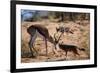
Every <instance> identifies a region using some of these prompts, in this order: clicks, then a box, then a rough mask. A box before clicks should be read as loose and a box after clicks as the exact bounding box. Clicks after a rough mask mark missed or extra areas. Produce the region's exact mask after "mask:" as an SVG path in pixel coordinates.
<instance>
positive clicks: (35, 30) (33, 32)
mask: <svg viewBox="0 0 100 73" xmlns="http://www.w3.org/2000/svg"><path fill="white" fill-rule="evenodd" d="M27 32H28V33H29V34H30V41H29V48H30V51H31V54H32V56H33V57H34V54H33V51H32V48H33V49H34V50H35V48H34V43H35V40H36V38H37V36H39V37H41V38H43V40H44V41H45V47H46V55H47V52H48V50H47V41H49V42H51V43H52V44H54V46H55V41H54V39H53V38H52V36H51V35H50V34H49V32H48V29H47V28H46V27H44V26H43V25H39V24H36V25H31V26H30V27H28V28H27ZM55 48H56V47H55ZM53 51H54V52H55V53H57V52H56V50H55V49H53ZM35 53H36V54H37V51H36V50H35Z"/></svg>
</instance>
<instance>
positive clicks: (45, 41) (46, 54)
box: [45, 39, 48, 56]
mask: <svg viewBox="0 0 100 73" xmlns="http://www.w3.org/2000/svg"><path fill="white" fill-rule="evenodd" d="M45 47H46V56H47V55H48V50H47V39H45Z"/></svg>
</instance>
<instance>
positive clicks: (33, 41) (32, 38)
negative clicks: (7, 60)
mask: <svg viewBox="0 0 100 73" xmlns="http://www.w3.org/2000/svg"><path fill="white" fill-rule="evenodd" d="M35 39H36V35H34V36H31V38H30V41H29V48H30V51H31V54H32V57H34V54H33V50H32V48H33V49H34V50H35V48H34V47H33V44H34V43H35ZM35 52H36V50H35Z"/></svg>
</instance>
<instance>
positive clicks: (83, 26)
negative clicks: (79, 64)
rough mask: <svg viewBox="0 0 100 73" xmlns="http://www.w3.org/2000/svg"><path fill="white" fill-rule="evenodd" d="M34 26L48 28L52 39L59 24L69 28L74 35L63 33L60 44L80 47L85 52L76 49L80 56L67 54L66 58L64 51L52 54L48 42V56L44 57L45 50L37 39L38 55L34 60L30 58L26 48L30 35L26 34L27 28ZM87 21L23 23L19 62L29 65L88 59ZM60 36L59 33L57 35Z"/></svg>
mask: <svg viewBox="0 0 100 73" xmlns="http://www.w3.org/2000/svg"><path fill="white" fill-rule="evenodd" d="M34 24H41V25H43V26H45V27H46V28H48V31H49V33H50V35H51V36H52V37H53V35H54V33H56V29H55V28H56V27H59V26H60V25H61V24H63V25H64V27H69V28H70V29H71V30H72V31H73V33H74V34H70V33H64V35H63V36H62V37H61V39H60V42H62V41H63V42H64V44H67V45H75V46H78V47H82V48H84V49H85V51H80V50H78V49H77V51H78V53H79V54H80V55H76V56H75V55H74V54H73V52H70V51H69V52H68V54H67V57H66V55H65V51H63V50H61V49H60V50H59V54H54V53H53V49H54V46H53V44H51V43H50V42H48V56H46V48H45V43H44V41H43V39H41V38H39V37H38V38H37V39H36V42H35V49H36V50H37V51H38V55H37V56H36V57H34V58H30V56H31V53H30V50H29V47H28V42H29V39H30V35H29V34H28V33H27V28H28V27H29V26H31V25H34ZM89 28H90V24H89V21H83V22H82V23H80V22H79V21H77V22H67V23H56V22H49V21H41V22H39V21H38V22H23V23H22V45H21V47H22V48H21V57H22V58H21V62H22V63H31V62H48V61H64V60H66V61H68V60H84V59H89V58H90V48H89ZM59 34H60V33H59ZM59 34H58V36H59Z"/></svg>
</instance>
